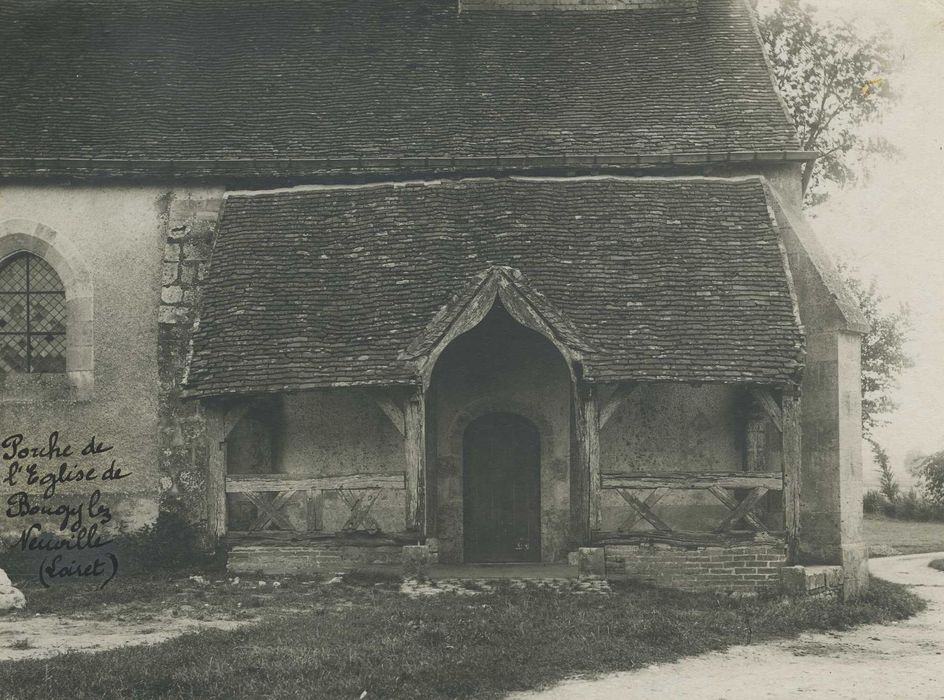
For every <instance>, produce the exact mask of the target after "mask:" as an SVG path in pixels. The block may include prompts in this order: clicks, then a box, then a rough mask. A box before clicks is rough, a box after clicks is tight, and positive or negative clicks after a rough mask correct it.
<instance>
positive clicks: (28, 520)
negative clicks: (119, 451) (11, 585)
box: [0, 431, 131, 588]
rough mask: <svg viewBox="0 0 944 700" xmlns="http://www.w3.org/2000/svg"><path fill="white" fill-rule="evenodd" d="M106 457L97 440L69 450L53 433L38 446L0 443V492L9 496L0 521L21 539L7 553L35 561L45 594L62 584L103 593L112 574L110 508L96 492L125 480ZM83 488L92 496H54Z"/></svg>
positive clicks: (9, 440)
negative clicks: (93, 584) (91, 585)
mask: <svg viewBox="0 0 944 700" xmlns="http://www.w3.org/2000/svg"><path fill="white" fill-rule="evenodd" d="M113 449H114V446H113V445H109V444H107V443H106V442H104V441H103V440H100V439H98V438H97V437H96V436H92V437H91V438H90V439H89V440H88V442H86V443H85V444H84V446H83V447H82V448H81V449H76V448H75V447H73V446H72V445H71V444H69V443H64V442H62V441H61V439H60V436H59V433H58V432H57V431H56V432H52V433H50V434H49V437H48V439H47V440H46V441H45V442H44V443H42V444H30V442H29V441H28V440H27V438H26V437H25V436H24V435H23V434H20V433H16V434H13V435H8V436H7V437H5V438H4V439H3V441H2V442H0V460H2V470H0V474H2V478H0V486H3V487H4V488H3V490H4V492H8V493H9V495H7V496H6V497H5V506H6V508H5V511H4V514H5V516H6V518H7V522H14V523H18V525H17V526H16V529H18V530H20V532H21V534H20V537H19V539H18V540H17V542H16V544H15V545H14V546H15V547H17V548H19V550H20V551H22V552H33V553H39V555H41V557H40V558H41V562H40V564H39V570H38V572H37V573H38V578H39V581H40V583H41V584H42V585H43V586H46V587H47V588H48V587H49V586H51V585H52V584H53V583H56V582H58V581H60V580H64V579H100V580H101V584H100V587H104V586H105V585H107V584H108V582H109V581H111V580H112V579H113V578H114V577H115V576H116V575H117V574H118V557H117V556H115V554H114V553H113V552H111V551H108V549H109V547H108V545H110V544H111V543H112V542H113V541H114V540H113V539H112V538H111V537H110V536H108V535H107V534H106V531H105V527H106V526H107V525H108V524H109V523H110V522H111V521H112V513H111V508H110V507H109V506H108V504H107V503H106V502H105V498H104V497H103V495H102V490H101V488H99V485H101V486H105V485H107V484H108V483H110V482H114V481H118V480H121V479H125V478H127V477H129V476H130V475H131V473H130V471H128V470H127V469H122V467H121V466H119V465H118V461H117V459H115V458H111V456H110V455H108V454H107V453H108V452H110V451H111V450H113ZM103 455H104V457H103ZM82 482H90V483H91V484H92V485H94V486H95V488H94V490H92V492H91V493H90V494H88V495H82V496H75V495H71V496H65V495H63V494H62V493H61V491H60V487H62V488H67V485H70V484H80V483H82ZM91 487H92V486H88V487H87V488H91ZM87 488H86V489H83V490H87ZM10 489H13V491H12V492H9V490H10ZM42 555H44V556H42Z"/></svg>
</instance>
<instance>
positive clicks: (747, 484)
mask: <svg viewBox="0 0 944 700" xmlns="http://www.w3.org/2000/svg"><path fill="white" fill-rule="evenodd" d="M601 485H602V487H603V488H604V489H612V490H615V491H616V492H617V493H618V494H619V495H620V497H621V498H622V499H623V500H624V501H625V502H626V503H627V504H629V505H630V506H631V507H632V509H633V512H632V513H631V514H630V515H629V516H628V517H627V518H626V519H625V520H624V521H623V522H622V524H621V525H620V526H619V532H632V531H633V529H634V528H635V527H636V525H637V523H639V521H640V520H645V521H646V522H648V523H649V524H650V525H652V527H653V528H654V529H655V530H656V531H657V532H661V533H667V532H671V531H672V527H671V526H669V525H668V524H666V522H665V521H664V520H662V518H660V517H659V516H658V515H656V513H655V512H654V508H655V506H656V505H657V504H658V503H659V501H661V500H662V499H663V498H665V496H666V495H668V493H669V492H670V491H673V490H705V491H708V492H709V493H711V494H712V495H714V497H715V498H717V499H718V500H719V501H720V502H721V503H723V504H724V505H725V506H726V507H727V508H728V513H727V515H725V516H724V518H723V519H722V520H721V522H720V523H719V524H718V526H717V527H716V528H715V529H714V532H715V533H717V534H726V533H729V532H731V530H732V528H733V527H734V526H735V525H736V524H737V523H739V522H741V521H743V522H745V523H747V524H748V525H749V526H750V528H751V529H752V530H754V531H755V532H758V533H763V532H767V530H768V528H767V526H766V525H765V524H764V522H763V521H762V520H761V519H760V518H758V517H757V516H756V515H755V514H754V512H753V510H754V508H756V507H757V505H758V503H760V501H761V499H762V498H763V497H764V496H765V495H766V494H767V493H768V492H770V491H782V490H783V477H782V475H780V474H766V473H765V474H759V473H737V474H625V475H624V474H604V475H603V476H602V484H601ZM743 490H746V491H747V493H746V494H745V495H743V496H741V497H740V498H738V497H737V496H736V495H734V493H732V491H734V492H735V493H737V491H743ZM634 491H648V492H649V493H648V496H647V497H646V499H645V500H641V499H640V498H639V497H638V496H637V495H636V494H635V493H633V492H634Z"/></svg>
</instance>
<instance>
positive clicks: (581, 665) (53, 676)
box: [0, 577, 923, 699]
mask: <svg viewBox="0 0 944 700" xmlns="http://www.w3.org/2000/svg"><path fill="white" fill-rule="evenodd" d="M113 583H114V584H118V585H116V586H115V587H114V588H113V589H112V590H111V591H108V589H106V590H105V591H102V592H93V591H82V590H80V589H74V590H72V591H71V592H70V591H69V590H68V589H64V588H54V589H50V591H46V592H41V591H35V590H28V591H27V595H28V596H29V598H30V604H31V610H30V613H29V615H32V614H35V613H37V612H44V611H49V612H52V611H55V612H57V613H64V612H66V611H68V610H73V611H75V612H77V613H78V612H80V611H89V610H90V609H91V610H94V611H95V614H96V616H99V617H100V616H106V617H107V616H111V617H114V618H115V619H121V616H123V615H128V614H129V610H134V609H138V610H141V609H146V608H147V607H148V606H150V607H151V608H152V609H153V608H154V607H155V606H165V607H166V606H167V605H172V606H177V607H184V608H188V609H201V608H202V609H204V610H208V611H209V612H210V613H212V612H213V610H214V609H215V608H219V609H223V608H225V609H229V610H231V611H232V610H240V611H246V614H247V615H250V614H253V615H259V616H260V618H261V621H259V622H254V623H251V624H248V625H246V626H245V627H242V628H240V629H238V630H236V631H235V632H218V631H204V632H199V633H196V634H192V635H187V636H184V637H180V638H178V639H176V640H173V641H170V642H167V643H164V644H161V645H158V646H153V647H131V648H126V649H121V650H116V651H110V652H107V653H105V654H97V655H87V654H81V655H80V654H66V655H62V656H58V657H55V658H52V659H47V660H32V661H18V662H3V663H0V688H7V689H8V688H17V693H16V697H19V698H44V699H45V698H49V697H58V696H60V695H61V694H67V695H68V696H69V697H70V698H126V697H153V696H161V697H171V698H183V697H218V698H237V697H259V696H266V697H324V698H332V699H334V698H338V699H340V698H359V697H362V696H361V694H362V693H363V692H364V691H366V695H364V696H363V697H364V698H456V697H496V696H499V695H501V694H504V693H506V692H508V691H511V690H519V689H526V688H534V687H538V686H541V685H545V684H548V683H551V682H554V681H555V680H559V679H561V678H563V677H565V676H568V675H573V674H576V673H595V672H604V671H614V670H628V669H632V668H638V667H640V666H644V665H647V664H650V663H653V662H663V661H670V660H673V659H676V658H678V657H680V656H684V655H689V654H696V653H701V652H705V651H709V650H716V649H722V648H724V647H726V646H728V645H730V644H735V643H745V642H750V641H758V640H761V639H766V638H772V637H783V636H791V635H794V634H796V633H798V632H800V631H803V630H811V629H817V630H821V629H844V628H847V627H850V626H852V625H856V624H860V623H866V622H884V621H889V620H895V619H902V618H904V617H908V616H910V615H912V614H914V613H915V612H916V611H918V610H919V609H921V607H922V606H923V604H922V602H921V601H920V600H919V599H917V598H916V597H915V596H913V595H911V594H910V593H908V592H906V591H905V590H904V589H902V588H900V587H898V586H894V585H892V584H887V583H884V582H881V581H874V582H873V586H872V588H871V590H870V593H869V594H868V595H867V596H866V597H864V598H863V599H861V600H859V601H857V602H855V603H848V604H844V603H842V602H839V601H837V600H832V599H801V600H787V599H783V598H762V599H753V600H751V599H734V598H726V597H717V596H695V595H685V594H679V593H672V592H666V591H658V590H654V589H648V588H639V587H630V586H617V587H616V589H615V592H614V593H613V594H612V595H609V596H602V595H598V594H583V595H580V594H575V593H555V592H551V591H537V590H527V591H521V590H515V589H511V588H500V589H499V590H498V591H496V592H494V593H489V594H479V595H475V596H458V595H455V594H445V595H440V596H435V597H430V598H424V599H412V598H409V597H406V596H404V595H401V594H400V593H399V592H397V590H396V587H395V586H394V585H393V584H388V583H385V582H382V581H381V582H375V581H371V580H370V579H366V580H363V581H361V582H360V584H354V583H341V584H334V585H326V584H324V583H320V582H304V581H298V580H284V579H283V585H282V586H281V587H279V588H273V587H272V586H271V585H267V586H263V587H260V586H258V584H257V583H256V582H255V581H251V582H250V581H242V582H240V583H239V584H238V585H236V584H232V583H230V582H221V583H216V584H212V583H211V584H210V585H208V586H206V585H202V584H198V583H195V582H192V581H188V580H187V579H182V580H177V581H168V580H156V579H147V578H140V579H136V578H132V577H128V578H125V579H124V580H123V581H119V580H117V579H116V580H115V581H114V582H113ZM109 587H111V584H110V585H109ZM102 595H104V596H105V598H104V599H103V598H102V597H101V596H102ZM135 606H137V607H135ZM263 612H264V614H261V613H263ZM27 617H28V615H24V616H23V618H24V622H25V621H26V619H27Z"/></svg>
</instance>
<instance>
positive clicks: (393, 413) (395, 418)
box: [365, 389, 406, 436]
mask: <svg viewBox="0 0 944 700" xmlns="http://www.w3.org/2000/svg"><path fill="white" fill-rule="evenodd" d="M365 393H366V394H367V395H368V396H369V397H370V398H371V400H372V401H373V402H374V403H375V404H377V407H378V408H379V409H380V410H381V411H383V412H384V413H385V414H386V416H387V418H389V419H390V422H391V423H392V424H393V427H394V428H396V429H397V432H398V433H400V435H401V436H404V435H406V421H405V420H404V417H403V409H402V408H400V406H399V405H397V402H396V401H394V400H393V399H392V398H391V397H390V395H389V393H388V392H386V391H383V390H377V389H367V390H366V391H365Z"/></svg>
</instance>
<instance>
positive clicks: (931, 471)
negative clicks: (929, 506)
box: [914, 452, 944, 506]
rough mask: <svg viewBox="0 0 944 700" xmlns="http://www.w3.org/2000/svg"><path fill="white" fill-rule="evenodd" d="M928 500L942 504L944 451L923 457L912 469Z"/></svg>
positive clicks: (943, 504) (943, 503)
mask: <svg viewBox="0 0 944 700" xmlns="http://www.w3.org/2000/svg"><path fill="white" fill-rule="evenodd" d="M914 474H915V476H918V477H920V478H921V483H922V485H923V487H924V494H925V496H926V497H927V499H928V500H929V501H931V502H932V503H936V504H938V505H942V506H944V452H936V453H935V454H933V455H931V456H929V457H926V458H924V459H923V460H922V461H921V462H919V463H918V465H917V466H916V467H915V469H914Z"/></svg>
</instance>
